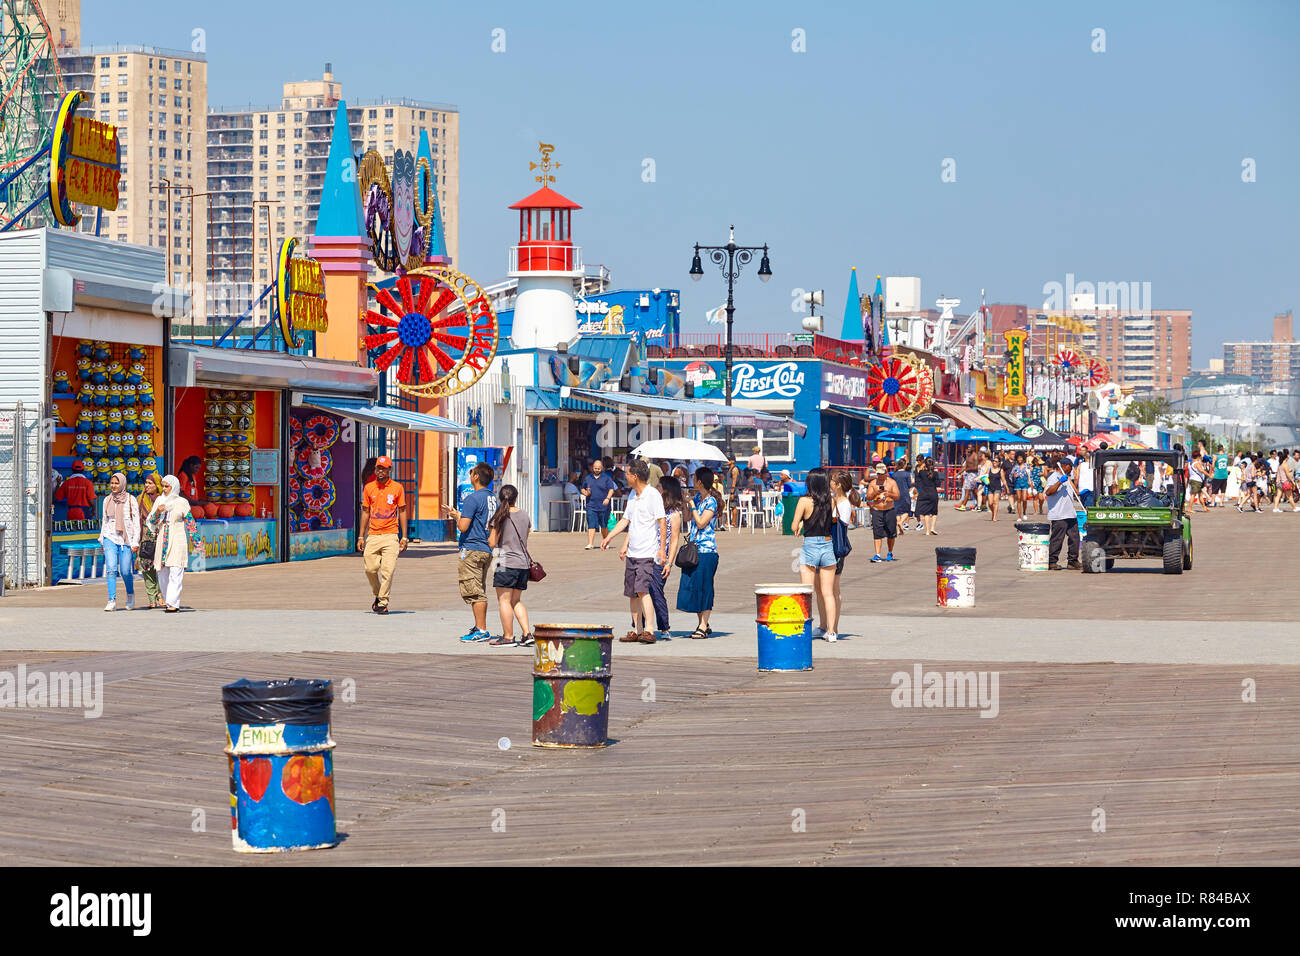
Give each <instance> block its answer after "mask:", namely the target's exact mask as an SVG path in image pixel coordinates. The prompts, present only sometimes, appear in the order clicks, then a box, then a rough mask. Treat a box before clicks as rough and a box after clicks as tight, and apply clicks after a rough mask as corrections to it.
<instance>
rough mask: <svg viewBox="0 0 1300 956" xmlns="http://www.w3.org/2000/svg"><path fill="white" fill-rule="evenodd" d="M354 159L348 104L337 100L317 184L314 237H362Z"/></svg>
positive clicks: (359, 190) (359, 197)
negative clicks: (322, 178) (320, 180)
mask: <svg viewBox="0 0 1300 956" xmlns="http://www.w3.org/2000/svg"><path fill="white" fill-rule="evenodd" d="M357 172H358V170H357V159H356V155H355V154H354V153H353V152H352V134H351V131H350V130H349V129H348V104H347V103H346V102H344V101H343V100H339V105H338V109H337V110H336V111H335V113H334V134H333V136H332V137H331V138H330V153H329V161H328V162H327V163H326V165H325V181H324V182H323V183H322V184H321V190H320V210H319V212H318V213H317V214H316V235H318V236H364V235H365V234H366V226H365V217H364V216H363V215H362V212H361V187H360V186H359V185H358V184H357Z"/></svg>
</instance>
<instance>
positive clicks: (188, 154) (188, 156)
mask: <svg viewBox="0 0 1300 956" xmlns="http://www.w3.org/2000/svg"><path fill="white" fill-rule="evenodd" d="M189 161H190V151H189V150H188V149H187V150H186V151H185V162H187V163H188V162H189Z"/></svg>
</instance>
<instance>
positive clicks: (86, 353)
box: [77, 339, 95, 359]
mask: <svg viewBox="0 0 1300 956" xmlns="http://www.w3.org/2000/svg"><path fill="white" fill-rule="evenodd" d="M94 351H95V346H94V343H93V342H91V341H90V339H81V340H80V341H78V342H77V357H78V358H87V359H88V358H90V356H91V354H92V353H93V352H94Z"/></svg>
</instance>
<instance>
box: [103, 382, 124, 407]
mask: <svg viewBox="0 0 1300 956" xmlns="http://www.w3.org/2000/svg"><path fill="white" fill-rule="evenodd" d="M104 404H106V405H107V406H108V407H109V408H118V407H120V406H121V404H122V386H121V385H118V384H117V383H116V382H114V383H113V384H112V385H110V386H108V398H107V399H105V402H104Z"/></svg>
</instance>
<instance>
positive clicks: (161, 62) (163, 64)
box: [158, 60, 167, 73]
mask: <svg viewBox="0 0 1300 956" xmlns="http://www.w3.org/2000/svg"><path fill="white" fill-rule="evenodd" d="M158 69H159V70H162V71H163V72H164V73H165V72H166V71H167V61H166V60H159V61H158Z"/></svg>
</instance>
